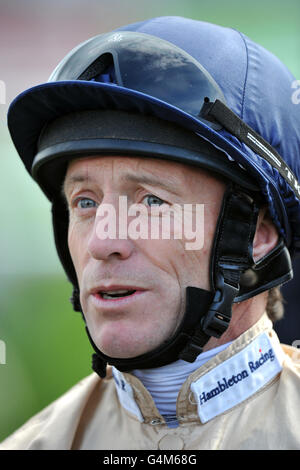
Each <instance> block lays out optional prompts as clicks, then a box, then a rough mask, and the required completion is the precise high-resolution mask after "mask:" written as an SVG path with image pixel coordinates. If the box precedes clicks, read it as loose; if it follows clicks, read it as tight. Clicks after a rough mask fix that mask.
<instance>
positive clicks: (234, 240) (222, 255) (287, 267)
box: [73, 184, 292, 377]
mask: <svg viewBox="0 0 300 470" xmlns="http://www.w3.org/2000/svg"><path fill="white" fill-rule="evenodd" d="M258 212H259V204H258V203H257V201H256V200H255V199H254V197H252V195H250V194H249V193H247V192H245V191H244V190H242V189H241V188H239V187H237V186H235V185H233V184H230V185H229V186H228V188H227V190H226V192H225V194H224V198H223V204H222V208H221V211H220V215H219V219H218V223H217V229H216V233H215V239H214V244H213V247H212V255H211V266H210V275H211V279H210V282H211V291H206V290H204V289H201V288H198V287H192V286H189V287H187V288H186V306H185V307H186V308H185V314H184V317H183V320H182V323H181V325H180V326H179V328H178V330H177V332H176V334H175V336H174V337H172V338H171V339H170V340H169V341H167V342H165V343H163V344H162V345H161V346H159V347H158V348H156V349H155V350H153V351H150V352H148V353H145V354H143V355H140V356H137V357H134V358H128V359H123V358H122V359H120V358H112V357H108V356H106V355H105V354H103V353H102V352H101V351H100V350H99V349H98V348H97V346H96V345H95V344H94V342H93V340H92V338H91V336H90V333H89V331H88V329H87V328H86V331H87V334H88V337H89V339H90V342H91V344H92V346H93V348H94V350H95V354H94V355H93V365H92V367H93V370H94V371H95V372H97V373H98V374H99V375H100V377H105V375H106V365H107V364H111V365H114V366H115V367H116V368H117V369H119V370H120V371H130V370H132V369H145V368H152V367H161V366H163V365H166V364H169V363H171V362H174V361H176V360H178V359H183V360H185V361H187V362H194V361H195V359H196V358H197V356H198V355H199V354H200V353H201V352H202V351H203V347H204V346H205V345H206V343H207V342H208V340H209V339H210V337H211V336H214V337H217V338H219V337H220V336H221V335H222V334H223V333H224V332H225V331H226V329H227V328H228V326H229V323H230V320H231V314H232V304H233V302H234V301H236V300H237V299H238V300H240V299H241V297H240V296H239V294H240V292H241V290H242V300H245V299H247V298H250V297H252V296H253V295H256V294H257V293H259V292H262V291H263V290H266V289H268V288H270V287H274V286H275V285H278V284H279V283H280V284H281V283H283V282H285V281H287V280H289V279H290V278H291V277H292V269H291V262H290V257H289V253H288V251H287V249H286V248H285V246H284V244H283V242H282V241H280V243H279V245H278V246H277V247H276V248H275V249H274V250H273V251H272V252H271V253H270V254H269V255H267V256H266V257H265V258H263V260H262V263H261V262H259V263H257V264H255V263H254V261H253V256H252V247H253V239H254V235H255V229H256V223H257V217H258ZM270 267H271V268H272V270H273V272H271V273H270ZM247 273H248V274H247ZM249 273H252V274H253V275H252V276H251V275H250V276H249ZM257 273H259V274H257ZM245 274H246V276H245ZM249 279H251V282H249ZM253 279H254V281H253ZM241 284H242V285H241ZM78 296H79V292H78V291H77V294H76V295H74V296H73V304H75V302H76V298H77V304H78V305H80V303H79V301H78ZM78 305H77V307H78ZM77 309H78V308H77Z"/></svg>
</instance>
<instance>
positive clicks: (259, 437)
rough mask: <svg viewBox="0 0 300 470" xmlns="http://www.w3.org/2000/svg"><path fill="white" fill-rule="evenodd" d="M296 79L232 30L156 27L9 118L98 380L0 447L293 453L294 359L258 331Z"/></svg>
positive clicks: (266, 304) (66, 74)
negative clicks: (49, 214) (45, 203)
mask: <svg viewBox="0 0 300 470" xmlns="http://www.w3.org/2000/svg"><path fill="white" fill-rule="evenodd" d="M293 80H294V77H292V75H291V74H290V73H289V72H288V71H287V69H286V68H285V67H284V66H283V65H282V64H281V63H280V62H279V61H278V60H277V59H276V58H275V57H274V56H273V55H272V54H270V53H269V52H267V51H265V50H264V49H263V48H262V47H260V46H258V45H257V44H255V43H253V42H252V41H251V40H250V39H248V38H247V37H245V36H244V35H242V34H240V33H238V32H236V31H234V30H231V29H228V28H222V27H219V26H216V25H211V24H208V23H203V22H198V21H193V20H189V19H184V18H177V17H164V18H156V19H152V20H148V21H145V22H142V23H137V24H134V25H129V26H125V27H123V28H120V29H119V30H118V31H115V32H112V33H108V34H105V35H100V36H97V37H95V38H92V39H91V40H89V41H87V42H85V43H83V44H81V45H80V46H78V47H77V48H76V49H74V50H73V51H72V52H71V53H70V54H69V55H68V56H67V57H66V58H65V59H63V61H62V62H61V63H60V64H59V65H58V67H57V68H56V69H55V71H54V73H53V74H52V76H51V77H50V80H49V82H48V83H47V84H43V85H40V86H37V87H34V88H32V89H30V90H28V91H26V92H24V93H23V94H22V95H20V96H19V97H17V98H16V100H15V101H14V102H13V103H12V105H11V107H10V110H9V116H8V125H9V129H10V132H11V135H12V139H13V141H14V144H15V146H16V148H17V150H18V152H19V154H20V156H21V158H22V160H23V162H24V164H25V166H26V168H27V170H28V171H29V172H30V174H31V175H32V176H33V177H34V179H35V180H36V181H37V182H38V184H39V185H40V187H41V188H42V190H43V191H44V193H45V194H46V195H47V197H48V198H49V199H50V200H51V201H52V204H53V206H52V207H53V225H54V234H55V241H56V246H57V250H58V254H59V257H60V260H61V262H62V264H63V266H64V269H65V271H66V273H67V276H68V278H69V280H70V282H71V283H72V285H73V289H74V290H73V297H72V301H73V305H74V308H75V310H78V311H80V312H81V314H82V317H83V319H84V322H85V325H86V331H87V334H88V336H89V339H90V341H91V344H92V346H93V348H94V350H95V354H94V356H93V369H94V371H95V372H97V374H92V375H91V376H89V377H87V378H86V379H84V380H83V381H82V382H80V383H79V384H77V385H76V386H75V387H74V388H72V389H71V390H70V391H69V392H67V393H66V394H65V395H64V396H63V397H61V398H60V399H58V400H57V401H56V402H54V403H53V404H51V405H49V406H48V407H47V408H46V409H45V410H43V411H42V412H40V413H39V414H38V415H37V416H35V417H33V418H32V419H31V420H29V422H28V423H26V424H25V425H24V426H23V427H22V428H21V429H20V430H18V431H16V432H15V433H14V434H13V435H12V436H10V437H9V438H8V439H6V440H5V441H4V442H3V443H2V448H3V449H186V450H188V449H193V450H195V449H278V448H280V449H287V448H289V449H291V448H293V449H296V448H299V444H300V433H299V428H298V426H297V423H298V419H299V405H300V397H299V392H298V390H299V365H298V366H297V360H298V361H299V355H297V350H296V349H293V348H291V347H288V346H281V345H280V344H279V341H278V338H277V336H276V334H275V332H274V330H273V329H272V322H271V320H270V319H269V318H268V314H269V316H272V312H273V309H274V308H273V306H272V298H274V295H275V298H276V297H278V286H280V285H281V284H283V283H284V282H286V281H288V280H289V279H291V277H292V269H291V259H290V255H292V256H294V255H296V254H297V252H298V251H299V248H300V244H299V239H300V233H299V231H300V228H299V227H300V224H299V222H300V202H299V198H300V191H299V183H298V181H299V174H300V165H299V148H300V147H299V144H300V118H299V112H298V110H297V109H296V106H295V104H293V102H292V100H291V90H292V88H291V83H292V82H293ZM125 203H126V204H125ZM135 205H138V208H139V212H140V213H139V215H138V219H135V218H134V216H135V215H137V214H136V213H135V212H134V211H131V209H132V207H133V206H135ZM124 208H125V209H124ZM201 208H204V211H202V212H201ZM105 211H106V212H105ZM201 214H202V215H201ZM197 215H198V219H197ZM169 216H170V217H169ZM166 220H172V221H173V225H171V226H170V227H169V228H170V230H169V232H168V233H167V235H168V236H167V237H166V236H165V234H166V226H165V227H163V222H164V221H166ZM195 220H196V222H197V224H198V222H199V220H200V221H202V224H198V225H197V230H196V231H195V232H194V235H195V237H194V238H196V244H197V246H196V245H193V244H192V242H191V237H190V233H191V232H187V231H185V230H183V231H180V229H182V226H184V228H186V225H185V223H184V224H183V223H182V221H186V222H187V226H188V225H189V223H190V222H192V223H194V224H195ZM137 222H138V223H137ZM150 222H151V223H150ZM152 223H153V224H154V225H155V224H156V225H155V226H156V229H159V230H161V232H160V236H158V237H156V236H154V235H153V232H151V228H152V225H151V224H152ZM137 225H138V226H139V227H138V228H137ZM191 225H192V224H191ZM167 228H168V227H167ZM108 232H109V233H108ZM200 232H201V233H202V232H203V237H202V238H201V236H200V238H199V239H198V240H197V237H198V236H199V233H200ZM105 234H106V235H109V236H105ZM156 234H157V233H156ZM178 234H179V236H178ZM188 243H190V244H192V247H191V245H188ZM195 246H196V247H195Z"/></svg>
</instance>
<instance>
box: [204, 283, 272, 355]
mask: <svg viewBox="0 0 300 470" xmlns="http://www.w3.org/2000/svg"><path fill="white" fill-rule="evenodd" d="M267 297H268V292H262V293H261V294H259V295H256V296H255V297H252V298H251V299H248V300H245V301H244V302H238V303H236V304H234V305H233V307H232V319H231V321H230V324H229V327H228V328H227V330H226V331H225V333H224V334H223V335H222V336H221V337H220V338H215V337H211V338H210V339H209V341H208V342H207V343H206V345H205V346H204V348H203V351H209V350H210V349H213V348H217V347H219V346H221V345H222V344H226V343H228V342H231V341H233V340H234V339H236V338H238V337H239V336H240V335H241V334H242V333H244V332H245V331H247V330H249V328H251V326H253V325H254V324H255V323H257V322H258V320H259V319H260V318H261V317H262V315H263V314H264V312H265V308H266V304H267Z"/></svg>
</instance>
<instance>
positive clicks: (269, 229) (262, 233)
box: [253, 207, 278, 261]
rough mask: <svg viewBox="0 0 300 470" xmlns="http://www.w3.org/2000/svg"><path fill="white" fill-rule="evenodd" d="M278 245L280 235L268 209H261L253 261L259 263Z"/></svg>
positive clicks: (254, 242)
mask: <svg viewBox="0 0 300 470" xmlns="http://www.w3.org/2000/svg"><path fill="white" fill-rule="evenodd" d="M277 243H278V233H277V230H276V228H275V225H274V224H273V222H272V220H271V218H270V216H269V214H268V210H267V208H266V207H265V208H262V209H260V212H259V215H258V220H257V225H256V232H255V236H254V240H253V259H254V261H258V260H259V259H260V258H262V257H263V256H265V255H266V254H267V253H269V252H270V251H271V250H272V249H273V248H274V247H275V246H276V245H277Z"/></svg>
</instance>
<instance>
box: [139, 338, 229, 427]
mask: <svg viewBox="0 0 300 470" xmlns="http://www.w3.org/2000/svg"><path fill="white" fill-rule="evenodd" d="M228 345H229V343H227V344H222V345H220V346H218V347H217V348H213V349H210V350H209V351H207V352H203V353H202V354H200V355H199V356H198V357H197V359H196V361H195V362H192V363H189V362H185V361H182V360H178V361H175V362H172V363H171V364H168V365H166V366H163V367H157V368H153V369H135V370H133V371H132V372H131V373H132V374H133V375H135V376H136V377H137V378H138V379H139V380H140V381H141V382H142V383H143V385H144V387H145V388H146V389H147V390H148V391H149V393H150V394H151V396H152V398H153V400H154V403H155V405H156V407H157V409H158V411H159V412H160V414H161V415H162V416H163V417H164V418H165V420H166V422H167V424H168V425H169V426H170V427H176V426H177V424H178V423H177V419H176V400H177V395H178V392H179V390H180V388H181V387H182V385H183V383H184V382H185V381H186V379H187V378H188V377H189V375H191V374H192V373H193V372H195V371H196V370H197V369H199V368H200V367H201V366H202V365H203V364H204V363H205V362H207V361H209V360H210V359H211V358H212V357H214V356H215V355H216V354H218V353H219V352H221V351H222V350H223V349H225V348H226V347H227V346H228Z"/></svg>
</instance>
